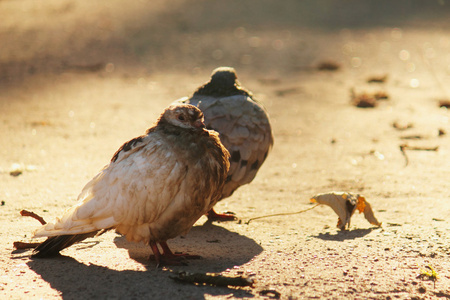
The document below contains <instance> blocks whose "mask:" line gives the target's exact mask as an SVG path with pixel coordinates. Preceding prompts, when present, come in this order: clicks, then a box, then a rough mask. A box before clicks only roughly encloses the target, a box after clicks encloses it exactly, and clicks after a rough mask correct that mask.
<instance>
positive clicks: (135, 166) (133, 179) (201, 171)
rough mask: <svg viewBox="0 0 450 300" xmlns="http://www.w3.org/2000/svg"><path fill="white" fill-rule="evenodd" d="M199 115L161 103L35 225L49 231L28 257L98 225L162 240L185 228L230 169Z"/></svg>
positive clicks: (53, 251) (133, 237)
mask: <svg viewBox="0 0 450 300" xmlns="http://www.w3.org/2000/svg"><path fill="white" fill-rule="evenodd" d="M202 119H203V114H202V112H201V111H200V110H199V109H198V108H196V107H194V106H192V105H172V106H170V107H169V108H167V109H166V110H165V111H164V113H163V114H162V115H161V117H160V118H159V120H158V122H157V123H156V125H154V126H153V127H151V128H150V129H148V130H147V132H146V134H145V135H143V136H140V137H138V138H135V139H133V140H131V141H129V142H127V143H125V144H124V145H123V146H122V147H121V148H120V149H119V150H118V151H117V152H116V153H115V154H114V156H113V158H112V160H111V162H110V163H109V164H108V165H107V166H106V167H105V168H104V169H103V170H102V171H101V172H100V173H99V174H97V175H96V176H95V177H94V178H93V179H92V180H91V181H90V182H89V183H88V184H87V185H86V186H85V187H84V189H83V190H82V192H81V194H80V195H79V197H78V200H79V202H78V204H76V205H75V206H73V207H72V208H70V209H68V210H67V211H66V212H65V213H64V215H63V216H62V217H61V218H57V219H56V220H55V221H54V222H51V223H49V224H47V225H44V226H42V227H41V228H40V229H38V230H37V231H36V233H35V237H50V238H49V239H47V240H46V241H45V242H44V243H43V244H41V245H40V246H39V247H37V248H36V249H35V251H34V256H35V257H47V256H53V255H57V254H58V253H59V251H60V250H61V249H63V248H65V247H68V246H70V245H71V244H73V242H78V241H80V240H82V239H84V238H86V237H88V236H92V235H95V233H96V232H98V231H100V230H104V229H112V228H115V229H116V230H117V231H118V232H119V233H121V234H123V235H125V236H126V238H127V239H128V240H129V241H134V242H141V241H142V242H144V243H149V244H150V245H155V243H160V244H161V245H163V244H164V245H165V246H167V245H166V244H165V241H167V240H168V239H171V238H174V237H176V236H178V235H180V234H184V233H186V232H187V231H189V229H190V228H191V227H192V225H193V224H194V223H195V222H196V221H197V220H198V219H199V218H200V217H201V216H202V215H203V214H205V213H206V212H207V211H208V210H209V209H211V208H212V207H213V205H214V204H215V203H216V202H217V201H218V200H219V199H220V197H221V194H222V188H223V186H224V182H225V178H226V174H227V171H228V168H229V163H228V157H229V154H228V151H227V150H226V149H225V148H224V147H223V145H222V144H221V143H220V140H219V138H218V134H217V133H216V132H214V131H210V130H206V129H205V128H203V127H204V124H203V122H202ZM72 241H73V242H72ZM163 249H164V246H163ZM152 250H153V251H155V249H154V247H153V246H152ZM156 250H157V248H156ZM155 256H158V254H157V253H155Z"/></svg>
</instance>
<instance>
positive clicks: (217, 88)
mask: <svg viewBox="0 0 450 300" xmlns="http://www.w3.org/2000/svg"><path fill="white" fill-rule="evenodd" d="M197 95H202V96H210V97H228V96H234V95H244V96H251V93H250V92H248V91H247V90H245V89H244V88H242V87H241V86H240V84H239V81H238V80H237V75H236V71H235V70H234V68H231V67H219V68H216V69H215V70H214V71H213V72H212V74H211V79H210V80H209V81H208V82H207V83H205V84H204V85H202V86H201V87H199V88H198V89H197V90H196V91H195V93H194V96H197Z"/></svg>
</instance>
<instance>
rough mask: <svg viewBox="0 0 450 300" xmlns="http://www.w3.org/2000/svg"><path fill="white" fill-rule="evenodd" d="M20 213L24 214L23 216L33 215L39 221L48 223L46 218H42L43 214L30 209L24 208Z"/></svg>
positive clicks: (43, 223)
mask: <svg viewBox="0 0 450 300" xmlns="http://www.w3.org/2000/svg"><path fill="white" fill-rule="evenodd" d="M20 215H21V216H23V217H32V218H33V219H36V220H38V221H39V222H41V224H42V225H45V224H47V222H46V221H45V220H44V218H42V217H41V216H39V215H37V214H35V213H34V212H32V211H28V210H25V209H23V210H21V211H20Z"/></svg>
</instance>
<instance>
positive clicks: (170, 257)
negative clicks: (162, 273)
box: [149, 242, 202, 267]
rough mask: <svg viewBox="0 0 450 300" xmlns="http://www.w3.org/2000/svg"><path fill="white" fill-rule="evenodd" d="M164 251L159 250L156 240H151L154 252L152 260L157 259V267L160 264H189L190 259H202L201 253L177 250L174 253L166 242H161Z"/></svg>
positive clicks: (151, 256)
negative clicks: (195, 253)
mask: <svg viewBox="0 0 450 300" xmlns="http://www.w3.org/2000/svg"><path fill="white" fill-rule="evenodd" d="M159 244H160V246H161V248H162V250H163V252H162V253H161V252H160V251H159V248H158V246H157V244H156V242H150V247H151V248H152V251H153V254H152V255H150V258H149V259H150V260H152V261H156V267H160V266H187V265H188V263H187V261H186V260H188V259H201V258H202V257H201V256H200V255H192V254H187V253H181V252H175V253H173V252H172V251H171V250H170V249H169V246H168V245H167V243H166V242H159Z"/></svg>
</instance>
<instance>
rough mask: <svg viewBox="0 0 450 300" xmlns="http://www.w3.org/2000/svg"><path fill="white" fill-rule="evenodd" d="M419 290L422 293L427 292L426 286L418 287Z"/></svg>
mask: <svg viewBox="0 0 450 300" xmlns="http://www.w3.org/2000/svg"><path fill="white" fill-rule="evenodd" d="M417 290H418V291H419V293H421V294H425V293H426V292H427V289H426V288H425V287H424V286H421V287H420V288H418V289H417Z"/></svg>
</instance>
